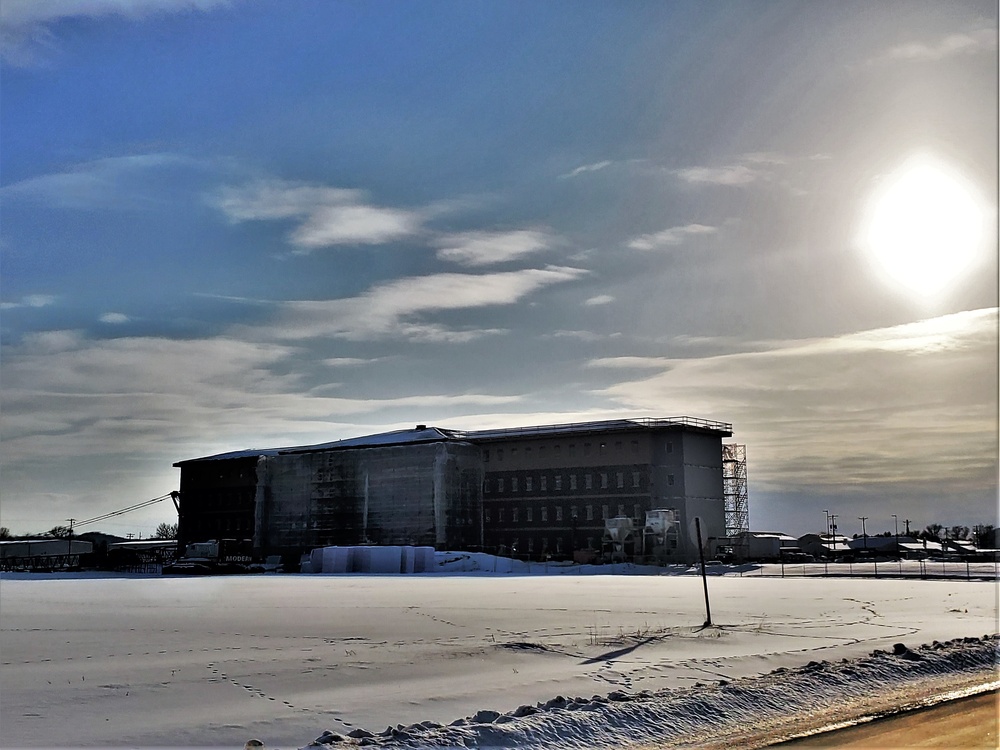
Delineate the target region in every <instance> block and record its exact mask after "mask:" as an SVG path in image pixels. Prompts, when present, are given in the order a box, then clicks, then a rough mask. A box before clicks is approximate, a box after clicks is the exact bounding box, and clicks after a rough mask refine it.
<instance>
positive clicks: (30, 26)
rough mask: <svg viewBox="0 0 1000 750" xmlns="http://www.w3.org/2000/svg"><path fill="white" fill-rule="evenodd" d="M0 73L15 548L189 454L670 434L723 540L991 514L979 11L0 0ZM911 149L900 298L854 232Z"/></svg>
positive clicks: (992, 211)
mask: <svg viewBox="0 0 1000 750" xmlns="http://www.w3.org/2000/svg"><path fill="white" fill-rule="evenodd" d="M0 54H2V58H0V60H2V62H0V64H2V66H3V70H2V76H3V84H2V97H3V107H2V109H0V133H2V137H0V167H2V177H0V201H2V210H3V223H2V229H0V241H2V244H0V252H2V279H0V305H2V310H0V314H2V317H0V345H2V356H0V368H2V370H0V377H2V380H0V399H2V403H0V405H2V410H3V419H2V424H0V427H2V439H3V451H2V454H3V455H2V462H3V463H2V474H0V481H2V495H3V500H2V505H0V517H2V524H3V525H4V526H7V527H10V528H11V529H12V530H13V531H15V532H28V531H42V530H45V529H48V528H50V527H52V526H55V525H57V524H62V523H64V520H65V519H67V518H77V519H83V518H89V517H92V516H96V515H99V514H102V513H104V512H107V511H111V510H115V509H117V508H121V507H125V506H127V505H131V504H134V503H136V502H140V501H142V500H145V499H147V498H151V497H156V496H159V495H162V494H164V493H165V492H168V491H170V490H171V489H175V488H176V486H177V484H178V472H177V470H176V469H174V468H172V466H171V465H172V464H173V463H174V462H175V461H178V460H182V459H186V458H192V457H195V456H199V455H205V454H209V453H213V452H221V451H226V450H233V449H241V448H247V447H271V446H276V445H289V444H305V443H311V442H325V441H329V440H333V439H337V438H342V437H352V436H356V435H361V434H366V433H369V432H376V431H382V430H388V429H395V428H398V427H404V426H412V425H414V424H417V423H427V424H435V425H439V426H444V427H455V428H468V429H478V428H484V427H489V426H513V425H528V424H542V423H550V422H566V421H575V420H578V419H602V418H614V417H619V416H674V415H691V416H696V417H703V418H709V419H718V420H723V421H727V422H732V423H733V425H734V429H735V439H737V440H739V441H740V442H745V443H746V444H747V453H748V459H749V477H750V502H751V525H752V526H753V527H754V528H760V529H763V528H774V529H781V530H785V531H789V532H792V533H804V532H806V531H815V530H818V529H822V524H823V523H824V513H823V510H824V509H829V510H831V511H832V512H837V511H839V512H840V515H841V518H842V520H843V519H853V518H856V517H857V516H861V515H865V516H868V517H869V518H870V519H871V521H869V524H868V526H869V531H872V530H877V531H884V530H889V529H891V528H892V527H891V520H892V519H891V514H893V513H896V514H897V515H898V516H899V517H900V518H910V519H911V520H912V521H913V522H914V523H913V525H915V526H919V527H921V528H922V527H923V526H924V525H926V524H928V523H932V522H941V523H945V524H948V525H951V524H966V525H972V524H974V523H981V522H996V502H997V388H996V384H997V245H996V206H997V10H996V6H995V3H989V2H983V3H976V2H952V3H922V2H910V1H907V2H898V3H896V2H888V1H887V2H877V3H871V2H863V3H852V2H845V3H814V2H805V1H802V0H799V1H796V2H768V3H758V2H710V3H704V2H697V3H696V2H672V3H662V2H649V3H643V2H631V3H604V2H591V3H588V2H583V3H580V2H573V3H570V2H548V3H535V2H480V3H476V2H422V3H393V2H371V3H368V2H310V1H307V0H302V1H289V2H266V1H259V2H253V1H251V0H230V1H228V2H226V1H222V0H133V1H132V2H128V0H60V1H59V2H56V1H55V0H53V1H51V2H49V1H48V0H22V1H20V2H19V1H18V0H5V2H4V3H3V4H2V5H0ZM914 159H922V160H925V161H927V160H930V162H931V163H933V164H934V165H937V171H936V172H935V174H938V175H942V174H944V175H949V176H950V177H951V178H953V179H954V180H955V181H956V184H960V185H961V192H962V194H963V195H965V196H968V197H969V198H968V199H969V201H971V202H972V204H974V206H975V209H974V212H973V214H971V215H973V216H974V217H978V218H975V219H974V220H971V221H972V223H974V224H976V229H977V232H978V234H976V239H975V242H973V243H972V245H970V249H969V250H968V252H967V253H966V255H964V256H962V257H963V260H961V262H959V261H958V260H956V258H957V257H958V255H957V254H956V253H957V250H956V247H957V246H958V244H959V240H958V239H955V240H954V241H953V239H952V237H953V235H954V236H955V237H958V235H959V234H960V230H961V229H962V228H961V227H955V228H948V227H947V225H946V230H947V231H945V232H944V233H943V235H942V236H941V237H938V235H937V234H935V235H934V237H935V238H936V239H935V240H934V242H931V243H930V250H928V251H927V253H928V254H929V255H930V256H932V257H931V258H930V259H927V258H923V256H921V258H923V259H918V260H915V261H914V263H917V264H918V267H920V268H922V267H923V266H924V265H926V264H931V265H930V266H928V268H931V270H929V271H927V272H926V273H925V274H924V276H925V280H926V279H930V281H928V282H927V286H926V287H925V288H922V289H921V290H920V291H919V292H915V291H914V290H913V289H912V288H904V287H903V286H901V284H900V283H899V278H898V273H897V274H895V275H894V274H893V273H892V272H889V273H886V271H885V270H884V268H882V266H879V265H878V264H877V263H876V262H874V260H873V257H874V255H873V252H872V249H871V247H869V246H867V245H866V243H865V241H864V239H863V236H867V235H864V227H865V226H866V225H865V221H866V219H865V217H866V216H868V215H869V214H868V213H867V212H870V210H871V207H872V205H873V201H875V200H876V199H875V197H874V196H876V195H877V194H878V189H879V186H880V185H883V186H884V185H889V184H892V182H893V179H894V176H895V175H898V174H901V170H905V166H906V165H907V164H911V163H913V160H914ZM935 179H937V178H935ZM940 181H941V180H938V182H940ZM932 184H937V183H934V182H933V181H932ZM939 203H941V201H940V200H936V199H935V200H932V205H937V204H939ZM920 213H921V212H920V211H918V210H917V209H913V215H912V216H911V217H906V222H904V223H914V222H915V221H916V220H917V219H919V218H920ZM923 213H927V212H926V211H924V212H923ZM955 215H956V216H957V215H958V214H957V213H956V214H955ZM962 215H963V216H966V219H964V220H963V221H964V223H965V224H966V225H968V224H969V223H970V220H969V219H968V218H967V217H968V215H970V214H962ZM977 222H980V223H981V224H982V226H981V227H979V226H978V223H977ZM925 234H926V232H925ZM910 242H911V244H912V243H913V240H912V238H911V240H910ZM916 252H917V251H916V250H914V249H913V248H912V247H910V248H907V249H904V251H903V256H902V259H900V257H899V256H897V257H896V259H895V260H894V261H892V262H893V263H895V264H897V268H896V271H898V264H900V263H909V261H908V260H906V257H907V256H906V253H910V254H911V255H912V256H913V257H916V255H915V254H916ZM932 261H933V263H937V264H938V266H933V263H932ZM934 268H936V269H937V270H936V271H935V270H933V269H934ZM945 278H948V279H949V283H947V284H945V283H944V281H943V280H944V279H945ZM938 282H940V283H938ZM171 516H172V508H167V507H163V506H156V507H154V508H152V509H149V510H148V511H142V512H136V513H133V514H131V515H129V516H125V517H122V518H119V519H117V520H115V522H114V523H108V524H103V525H102V528H103V529H105V530H107V531H111V532H118V533H124V532H126V531H130V532H133V533H149V531H151V530H152V528H153V527H155V525H156V524H157V523H158V522H159V521H163V520H167V521H169V520H172V518H171ZM872 524H874V526H873V525H872ZM856 525H858V527H859V528H858V529H857V531H858V532H860V521H859V522H857V524H856ZM841 530H842V531H847V532H848V533H850V532H851V531H852V527H851V525H850V522H849V523H846V524H845V523H842V524H841Z"/></svg>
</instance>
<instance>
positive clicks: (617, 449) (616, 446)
mask: <svg viewBox="0 0 1000 750" xmlns="http://www.w3.org/2000/svg"><path fill="white" fill-rule="evenodd" d="M621 449H622V441H621V440H616V441H615V450H616V451H620V450H621Z"/></svg>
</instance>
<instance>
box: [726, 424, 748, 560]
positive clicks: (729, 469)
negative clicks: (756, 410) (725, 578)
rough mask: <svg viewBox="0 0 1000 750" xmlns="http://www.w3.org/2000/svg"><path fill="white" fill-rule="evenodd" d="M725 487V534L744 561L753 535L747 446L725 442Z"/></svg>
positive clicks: (739, 558) (737, 555)
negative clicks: (751, 532)
mask: <svg viewBox="0 0 1000 750" xmlns="http://www.w3.org/2000/svg"><path fill="white" fill-rule="evenodd" d="M722 486H723V492H724V493H725V498H726V536H727V537H728V538H729V539H730V540H731V543H732V546H733V556H734V558H735V559H737V560H745V559H746V555H747V549H746V546H747V542H748V540H749V536H750V498H749V495H748V493H747V447H746V446H745V445H740V444H737V443H723V444H722Z"/></svg>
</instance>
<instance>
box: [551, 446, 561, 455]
mask: <svg viewBox="0 0 1000 750" xmlns="http://www.w3.org/2000/svg"><path fill="white" fill-rule="evenodd" d="M552 450H553V451H555V452H556V455H559V454H560V453H562V446H561V445H553V446H552Z"/></svg>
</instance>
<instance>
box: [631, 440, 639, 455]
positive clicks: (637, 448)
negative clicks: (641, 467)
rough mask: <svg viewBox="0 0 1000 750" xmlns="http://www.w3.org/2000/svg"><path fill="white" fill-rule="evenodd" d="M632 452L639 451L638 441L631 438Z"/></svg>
mask: <svg viewBox="0 0 1000 750" xmlns="http://www.w3.org/2000/svg"><path fill="white" fill-rule="evenodd" d="M632 452H633V453H638V452H639V441H638V440H633V441H632Z"/></svg>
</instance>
